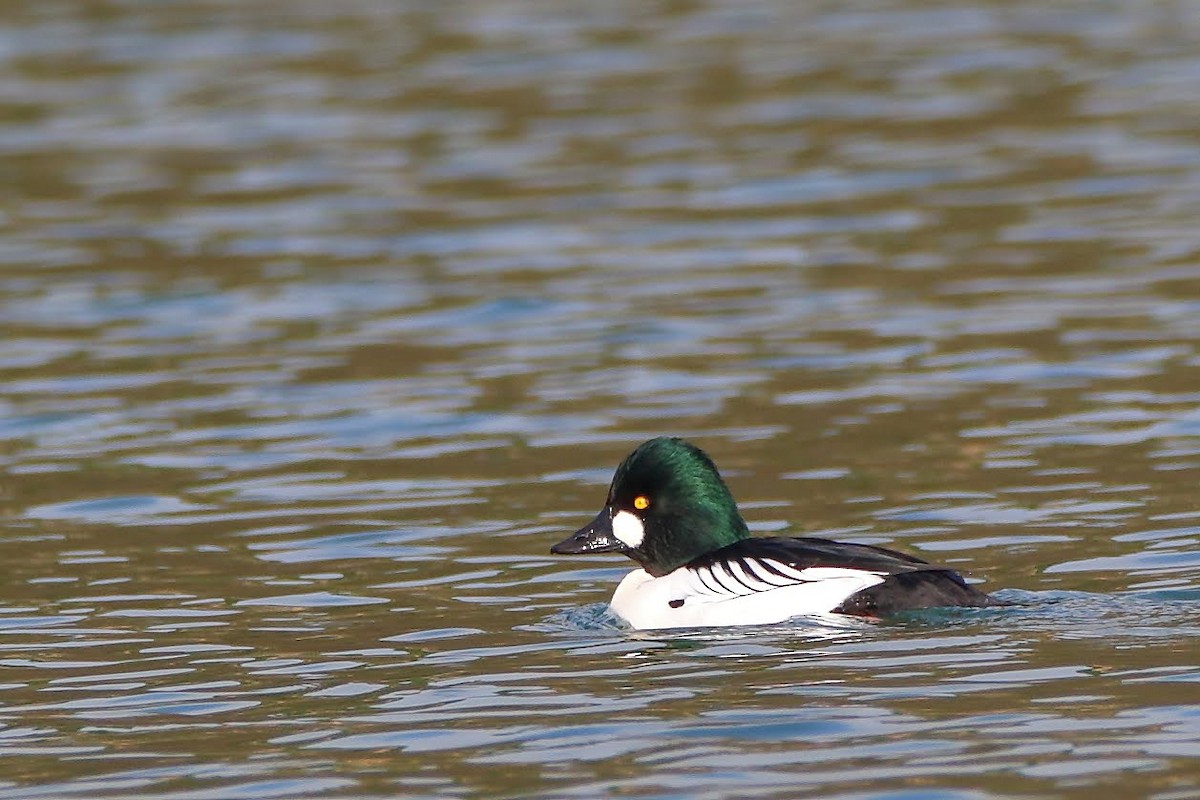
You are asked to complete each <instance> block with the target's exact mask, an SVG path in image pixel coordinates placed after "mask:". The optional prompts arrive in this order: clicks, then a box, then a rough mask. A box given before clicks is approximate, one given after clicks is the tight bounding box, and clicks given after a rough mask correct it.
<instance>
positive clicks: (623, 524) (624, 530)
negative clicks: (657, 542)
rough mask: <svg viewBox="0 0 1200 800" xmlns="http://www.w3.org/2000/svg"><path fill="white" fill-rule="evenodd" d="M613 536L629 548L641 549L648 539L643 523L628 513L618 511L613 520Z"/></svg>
mask: <svg viewBox="0 0 1200 800" xmlns="http://www.w3.org/2000/svg"><path fill="white" fill-rule="evenodd" d="M612 530H613V536H616V537H617V538H618V539H620V540H621V541H622V542H624V543H625V545H626V546H627V547H641V545H642V540H643V539H645V538H646V529H645V527H643V526H642V521H641V520H640V519H638V518H637V517H636V516H634V515H633V514H630V513H629V512H628V511H618V512H617V515H616V516H615V517H613V519H612Z"/></svg>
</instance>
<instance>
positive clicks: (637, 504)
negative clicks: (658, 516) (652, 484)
mask: <svg viewBox="0 0 1200 800" xmlns="http://www.w3.org/2000/svg"><path fill="white" fill-rule="evenodd" d="M633 507H634V508H636V509H637V510H638V511H645V510H646V509H647V508H649V507H650V498H648V497H646V495H644V494H639V495H638V496H637V497H635V498H633Z"/></svg>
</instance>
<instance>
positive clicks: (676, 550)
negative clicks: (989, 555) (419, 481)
mask: <svg viewBox="0 0 1200 800" xmlns="http://www.w3.org/2000/svg"><path fill="white" fill-rule="evenodd" d="M550 552H551V553H552V554H554V555H585V554H593V553H621V554H623V555H626V556H628V557H629V558H631V559H633V560H634V561H635V562H636V563H637V564H638V568H637V569H635V570H633V571H632V572H630V573H629V574H628V575H626V576H625V577H624V578H623V579H622V580H621V582H620V583H619V584H618V586H617V589H616V591H615V592H614V593H613V596H612V600H611V602H610V603H609V608H610V610H611V611H612V612H613V613H614V614H615V615H616V616H617V617H620V618H621V619H623V620H624V621H625V622H626V623H628V624H629V625H630V626H632V627H633V628H634V629H637V630H654V629H664V628H707V627H718V626H740V625H770V624H774V623H780V622H784V621H787V620H789V619H792V618H794V617H812V616H816V617H825V616H827V615H844V616H848V617H858V618H866V619H871V620H878V619H881V618H883V617H886V616H888V615H891V614H895V613H897V612H901V611H908V610H915V609H925V608H938V607H951V606H969V607H983V606H993V605H1002V603H1001V602H1000V601H998V600H996V599H994V598H993V597H991V596H990V595H988V594H985V593H984V592H981V591H980V590H978V589H976V588H975V587H973V586H971V585H970V584H968V583H967V582H966V580H965V579H964V578H963V576H962V575H960V574H959V573H958V572H956V571H955V570H953V569H951V568H949V567H945V566H939V565H937V564H931V563H929V562H928V561H924V560H922V559H920V558H917V557H915V556H911V555H908V554H906V553H901V552H899V551H896V550H890V549H888V548H886V547H879V546H877V545H870V544H855V543H851V542H838V541H833V540H830V539H822V538H818V537H815V536H799V537H783V536H751V535H750V531H749V528H747V526H746V521H745V520H744V519H743V518H742V515H741V512H740V511H739V510H738V506H737V503H736V501H734V499H733V495H732V493H731V492H730V491H729V487H728V486H727V485H726V484H725V481H724V479H722V477H721V474H720V472H718V470H717V467H716V465H715V464H714V463H713V461H712V459H710V458H709V457H708V455H707V454H705V453H704V451H703V450H701V449H700V448H698V447H696V446H695V445H693V444H691V443H690V442H687V441H685V440H684V439H680V438H674V437H659V438H655V439H650V440H649V441H647V442H644V443H643V444H641V445H639V446H638V447H637V448H636V449H635V450H634V451H633V452H632V453H630V454H629V455H628V456H627V457H626V458H625V460H624V461H622V462H621V464H620V466H618V467H617V470H616V472H615V473H614V475H613V479H612V484H611V485H610V487H609V490H608V498H607V499H606V500H605V503H604V508H602V509H601V510H600V513H599V514H597V515H596V518H595V519H593V520H592V521H591V522H589V523H588V524H587V525H585V526H583V527H582V528H580V529H579V530H578V531H576V532H575V533H573V534H571V535H570V536H568V537H567V538H566V539H564V540H562V541H561V542H559V543H558V544H555V545H554V546H553V547H551V548H550Z"/></svg>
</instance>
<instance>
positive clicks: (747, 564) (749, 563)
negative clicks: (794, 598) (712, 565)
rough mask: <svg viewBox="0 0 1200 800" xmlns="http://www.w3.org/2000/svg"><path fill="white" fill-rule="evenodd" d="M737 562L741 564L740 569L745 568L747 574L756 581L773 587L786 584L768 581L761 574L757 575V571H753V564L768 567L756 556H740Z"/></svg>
mask: <svg viewBox="0 0 1200 800" xmlns="http://www.w3.org/2000/svg"><path fill="white" fill-rule="evenodd" d="M738 563H739V564H741V565H742V569H744V570H746V574H747V575H749V576H750V577H752V578H753V579H754V580H756V581H758V582H759V583H761V584H764V585H766V586H770V587H773V588H775V587H780V586H787V584H786V583H775V582H774V581H769V580H767V579H766V578H764V577H763V576H762V575H759V574H758V573H757V572H755V571H754V565H755V564H757V565H758V566H760V567H763V568H764V570H765V569H767V568H768V565H767V564H764V563H763V562H762V561H760V560H759V559H757V558H746V557H745V556H742V557H740V558H738Z"/></svg>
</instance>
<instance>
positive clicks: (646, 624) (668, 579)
mask: <svg viewBox="0 0 1200 800" xmlns="http://www.w3.org/2000/svg"><path fill="white" fill-rule="evenodd" d="M806 573H807V574H806ZM797 575H799V576H803V578H797V579H796V580H794V581H793V582H790V583H788V584H786V585H782V586H770V587H764V588H756V587H755V586H754V585H753V584H751V585H749V586H748V585H746V584H744V583H740V582H738V581H737V580H736V579H734V578H733V576H732V575H723V573H722V572H721V571H720V570H719V569H717V570H712V569H710V568H707V567H702V568H700V569H692V568H690V567H680V568H679V569H677V570H675V571H674V572H671V573H668V574H667V575H664V576H662V577H660V578H655V577H653V576H651V575H650V574H649V573H647V572H646V571H645V570H641V569H636V570H634V571H633V572H631V573H629V574H628V575H626V576H625V577H624V578H623V579H622V580H621V583H620V584H619V585H618V586H617V590H616V592H615V593H613V597H612V602H611V604H610V605H611V608H612V611H613V613H615V614H616V615H617V616H619V617H621V618H622V619H624V620H626V621H627V622H628V623H629V624H630V625H632V626H633V627H635V628H639V629H653V628H701V627H712V626H725V625H769V624H771V623H775V622H783V621H784V620H786V619H790V618H791V617H797V616H806V615H815V614H828V613H829V612H831V611H832V610H833V609H835V608H837V607H838V606H839V605H841V603H842V601H844V600H845V599H846V598H847V597H849V596H850V595H852V594H855V593H856V592H859V591H862V590H863V589H866V588H868V587H870V586H874V585H876V584H878V583H881V582H882V581H883V577H881V576H880V575H878V574H876V573H873V572H864V571H861V570H851V569H841V568H828V567H821V568H811V569H808V570H802V571H799V570H798V571H797Z"/></svg>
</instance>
